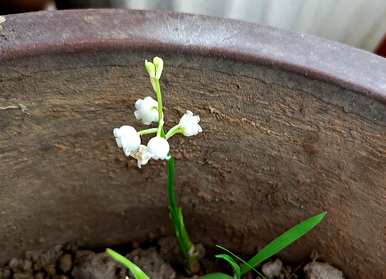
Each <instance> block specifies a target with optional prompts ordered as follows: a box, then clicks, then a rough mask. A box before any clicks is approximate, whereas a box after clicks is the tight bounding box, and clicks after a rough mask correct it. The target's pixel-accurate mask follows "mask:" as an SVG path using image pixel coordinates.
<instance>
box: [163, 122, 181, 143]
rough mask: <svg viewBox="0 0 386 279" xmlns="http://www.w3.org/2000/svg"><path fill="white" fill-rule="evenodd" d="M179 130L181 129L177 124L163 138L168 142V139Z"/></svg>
mask: <svg viewBox="0 0 386 279" xmlns="http://www.w3.org/2000/svg"><path fill="white" fill-rule="evenodd" d="M180 130H181V127H180V125H179V124H177V125H176V126H174V127H172V128H170V130H169V131H168V132H167V133H166V135H165V138H166V139H167V140H168V139H170V138H171V137H172V136H174V135H175V134H177V133H179V132H180Z"/></svg>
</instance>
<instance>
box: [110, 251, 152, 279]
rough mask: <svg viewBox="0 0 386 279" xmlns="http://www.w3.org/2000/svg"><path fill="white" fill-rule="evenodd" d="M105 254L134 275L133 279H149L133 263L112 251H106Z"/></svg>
mask: <svg viewBox="0 0 386 279" xmlns="http://www.w3.org/2000/svg"><path fill="white" fill-rule="evenodd" d="M106 254H107V255H109V256H110V257H112V258H113V259H114V260H115V261H117V262H118V263H120V264H121V265H123V266H124V267H126V268H127V269H128V270H130V272H131V273H132V274H133V275H134V277H135V279H150V277H149V276H147V275H146V273H145V272H143V271H142V270H141V269H140V268H139V267H138V266H137V265H136V264H135V263H133V262H132V261H130V260H129V259H127V258H126V257H124V256H122V255H121V254H119V253H117V252H115V251H114V250H112V249H108V248H107V249H106Z"/></svg>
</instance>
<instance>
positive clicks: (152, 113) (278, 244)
mask: <svg viewBox="0 0 386 279" xmlns="http://www.w3.org/2000/svg"><path fill="white" fill-rule="evenodd" d="M145 69H146V71H147V72H148V74H149V76H150V82H151V85H152V88H153V90H154V92H155V96H156V100H155V99H153V98H152V97H151V96H148V97H145V98H144V99H139V100H137V101H136V102H135V111H134V116H135V118H136V119H137V120H140V121H141V122H142V123H143V124H144V125H153V127H151V128H147V129H143V130H137V129H135V128H134V127H133V126H129V125H124V126H121V127H120V128H115V129H114V130H113V134H114V137H115V140H116V142H117V145H118V147H119V148H122V150H123V152H124V154H125V155H126V156H127V157H132V158H134V159H135V160H137V164H138V167H139V168H141V167H142V166H143V165H146V164H147V163H148V162H149V160H151V159H153V160H166V161H167V175H168V180H167V195H168V207H169V213H170V218H171V221H172V224H173V226H174V230H175V235H176V238H177V242H178V246H179V248H180V251H181V253H182V255H183V256H184V258H185V263H186V268H187V271H188V272H189V273H197V272H198V271H199V261H198V260H199V259H198V253H197V250H196V248H195V246H194V245H193V243H192V242H191V240H190V238H189V234H188V232H187V230H186V227H185V225H184V220H183V215H182V210H181V208H179V207H177V202H176V195H175V191H174V160H173V159H172V155H171V152H170V145H169V142H168V140H169V139H170V138H171V137H173V136H175V135H177V134H180V135H183V136H186V137H191V136H194V135H197V134H198V133H200V132H202V128H201V126H200V125H199V122H200V117H199V116H198V115H194V114H193V113H192V112H191V111H189V110H187V111H186V113H185V114H184V115H183V116H182V117H181V119H180V120H179V123H178V124H176V125H175V126H173V127H172V128H170V129H169V130H167V131H166V128H165V121H164V112H163V103H162V94H161V87H160V78H161V75H162V70H163V61H162V59H161V58H159V57H155V58H154V59H153V62H149V61H145ZM144 136H150V137H151V138H150V140H149V141H148V143H147V145H144V144H142V138H143V137H144ZM325 214H326V213H324V212H323V213H320V214H318V215H315V216H313V217H311V218H309V219H307V220H305V221H303V222H302V223H300V224H298V225H296V226H294V227H292V228H291V229H289V230H288V231H286V232H284V233H283V234H281V235H280V236H279V237H277V238H275V239H274V240H273V241H271V242H270V243H269V244H268V245H267V246H265V247H264V248H263V249H261V250H260V251H259V252H258V253H257V254H256V255H255V256H253V257H252V258H251V259H250V260H249V261H244V260H243V259H241V258H240V257H238V256H237V255H235V254H234V253H232V252H231V251H229V250H227V249H226V248H224V247H222V246H219V245H217V247H218V248H220V249H221V250H222V251H223V252H224V253H222V254H218V255H216V258H218V259H221V260H224V261H226V262H227V263H228V264H229V265H230V267H231V268H232V270H233V275H232V276H230V275H228V274H225V273H210V274H206V275H204V276H202V277H201V278H202V279H232V278H233V279H240V278H241V277H242V276H243V275H245V274H246V273H248V272H249V271H251V270H254V271H255V272H257V273H258V274H259V272H258V271H257V270H255V267H257V266H258V265H260V264H261V263H262V262H263V261H265V260H267V259H268V258H270V257H272V256H273V255H275V254H277V253H278V252H279V251H281V250H282V249H284V248H286V247H287V246H289V245H290V244H292V243H293V242H294V241H296V240H297V239H299V238H300V237H302V236H303V235H304V234H306V233H307V232H309V231H310V230H311V229H312V228H314V227H315V226H316V225H317V224H318V223H319V222H320V221H321V220H322V219H323V218H324V216H325ZM106 253H107V254H108V255H110V256H111V257H112V258H113V259H114V260H116V261H117V262H119V263H121V264H122V265H124V266H125V267H127V268H128V269H129V270H130V272H131V273H132V274H133V276H134V277H135V278H136V279H149V276H148V275H146V274H145V273H144V272H143V271H142V270H141V269H140V268H139V267H138V266H136V265H135V264H134V263H133V262H131V261H130V260H129V259H127V258H125V257H123V256H121V255H120V254H118V253H117V252H115V251H113V250H111V249H107V250H106ZM259 276H260V277H261V278H263V277H264V276H262V275H261V274H259ZM154 279H155V278H154Z"/></svg>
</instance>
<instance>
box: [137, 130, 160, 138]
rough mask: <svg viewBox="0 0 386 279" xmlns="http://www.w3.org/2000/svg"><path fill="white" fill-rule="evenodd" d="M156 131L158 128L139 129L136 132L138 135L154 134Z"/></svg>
mask: <svg viewBox="0 0 386 279" xmlns="http://www.w3.org/2000/svg"><path fill="white" fill-rule="evenodd" d="M157 131H158V128H150V129H145V130H141V131H139V132H138V134H139V135H140V136H143V135H149V134H156V133H157Z"/></svg>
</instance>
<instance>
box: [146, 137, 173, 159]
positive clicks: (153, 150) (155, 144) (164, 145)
mask: <svg viewBox="0 0 386 279" xmlns="http://www.w3.org/2000/svg"><path fill="white" fill-rule="evenodd" d="M147 149H148V150H147V151H148V152H149V153H150V154H151V157H152V158H153V159H155V160H166V159H168V158H169V150H170V146H169V143H168V141H167V140H166V139H164V138H161V137H158V136H157V137H154V138H151V139H150V140H149V142H148V143H147Z"/></svg>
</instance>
